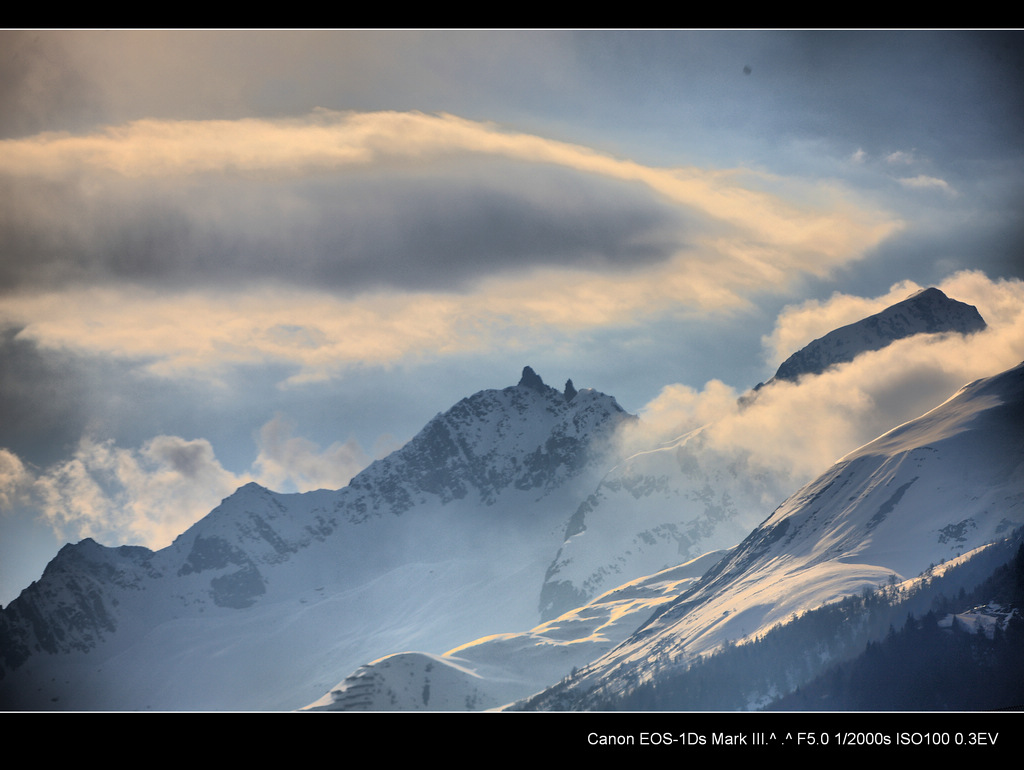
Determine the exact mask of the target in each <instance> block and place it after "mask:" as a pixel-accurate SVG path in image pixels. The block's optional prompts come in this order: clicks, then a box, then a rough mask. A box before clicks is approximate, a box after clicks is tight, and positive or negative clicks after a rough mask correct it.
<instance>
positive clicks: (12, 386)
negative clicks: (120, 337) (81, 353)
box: [0, 328, 90, 465]
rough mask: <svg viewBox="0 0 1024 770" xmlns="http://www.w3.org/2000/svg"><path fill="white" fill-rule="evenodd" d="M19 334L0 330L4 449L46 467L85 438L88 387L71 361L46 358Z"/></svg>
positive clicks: (0, 407)
mask: <svg viewBox="0 0 1024 770" xmlns="http://www.w3.org/2000/svg"><path fill="white" fill-rule="evenodd" d="M19 331H20V329H18V328H6V329H4V330H2V331H0V431H2V434H3V441H2V445H0V446H2V448H4V449H9V450H11V451H13V452H15V454H17V455H18V456H20V457H22V458H23V459H24V460H26V461H28V462H31V463H33V464H37V465H45V464H49V463H51V462H54V461H55V460H57V459H58V458H59V457H61V456H62V455H63V454H64V453H65V452H66V451H67V450H68V448H69V447H70V446H73V444H74V442H76V441H77V440H78V437H79V436H80V435H81V434H82V431H83V429H84V427H85V425H86V423H87V421H88V414H89V411H90V410H89V408H88V406H89V405H88V403H87V401H88V399H89V386H88V383H87V380H86V379H84V378H83V377H82V376H81V374H82V372H81V371H80V370H79V368H78V366H76V362H75V361H74V359H73V357H71V356H68V355H62V354H51V355H43V354H42V353H41V352H40V351H39V350H38V349H37V347H36V346H35V344H33V343H32V342H29V341H26V340H22V339H18V336H17V335H18V332H19Z"/></svg>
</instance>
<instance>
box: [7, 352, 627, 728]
mask: <svg viewBox="0 0 1024 770" xmlns="http://www.w3.org/2000/svg"><path fill="white" fill-rule="evenodd" d="M630 419H632V418H631V417H630V416H629V415H627V414H626V413H625V412H624V411H623V410H622V409H621V407H619V405H618V404H617V403H616V402H615V399H613V398H611V397H610V396H606V395H604V394H601V393H598V392H596V391H593V390H589V389H584V390H580V391H578V392H577V391H576V389H575V388H574V387H573V386H572V384H571V383H568V384H567V387H566V389H565V391H564V392H561V391H558V390H555V389H554V388H550V387H548V386H546V385H545V384H544V383H543V382H542V381H541V379H540V377H538V376H537V375H536V374H535V373H534V372H533V370H532V369H530V368H529V367H527V368H526V369H524V371H523V376H522V379H521V380H520V382H519V384H518V385H516V386H513V387H507V388H504V389H502V390H485V391H481V392H479V393H477V394H475V395H473V396H470V397H468V398H465V399H463V400H462V401H460V402H459V403H458V404H456V405H455V406H454V407H452V408H451V409H450V410H448V411H447V412H445V413H444V414H438V415H437V416H436V417H435V418H434V419H432V420H431V421H430V422H429V423H428V424H427V425H426V426H425V427H424V428H423V430H422V431H420V433H419V434H417V435H416V436H415V437H414V438H413V439H412V440H411V441H410V442H409V443H408V444H407V445H406V446H404V447H403V448H401V449H399V450H398V451H396V452H394V453H392V454H391V455H389V456H388V457H387V458H385V459H383V460H379V461H376V462H374V463H373V464H372V465H370V466H369V467H368V468H367V469H366V470H364V471H363V472H361V473H360V474H358V475H357V476H356V477H355V478H354V479H352V481H351V482H350V484H349V485H348V486H347V487H345V488H344V489H341V490H337V491H327V490H320V491H317V492H309V493H305V494H278V493H275V492H271V491H270V490H267V489H264V488H262V487H260V486H258V485H256V484H248V485H246V486H244V487H242V488H240V489H239V490H238V491H236V492H235V493H234V494H232V495H231V496H230V497H228V498H227V499H225V500H224V501H223V502H222V504H221V505H220V506H218V507H217V508H216V509H214V510H213V511H212V512H211V513H210V514H208V515H207V516H206V517H205V518H203V519H202V520H201V521H199V522H197V523H196V524H195V525H193V526H192V527H191V528H190V529H189V530H187V531H186V532H185V533H183V534H182V535H181V536H179V537H178V538H177V539H176V540H175V541H174V543H172V544H171V545H170V546H168V547H167V548H164V549H161V550H159V551H155V552H154V551H150V550H149V549H146V548H141V547H132V546H124V547H120V548H106V547H104V546H101V545H99V544H97V543H95V542H93V541H92V540H84V541H82V542H81V543H78V544H76V545H68V546H65V547H64V548H63V549H62V550H61V551H60V553H59V554H58V555H57V556H56V557H55V558H54V560H53V561H52V562H51V563H50V564H49V565H48V566H47V568H46V570H45V572H44V574H43V576H42V577H41V578H40V580H39V581H37V582H35V583H33V584H32V585H31V586H29V587H28V588H27V589H25V590H24V591H23V592H22V593H21V595H20V596H19V597H18V598H17V599H15V600H14V601H12V602H11V603H10V604H9V605H8V606H7V607H5V608H3V610H2V611H0V706H2V707H4V708H18V709H37V708H61V709H97V708H100V709H146V708H154V709H180V708H188V709H207V708H216V709H224V708H230V709H266V708H273V709H280V708H297V707H301V706H304V705H306V704H308V703H309V702H311V701H312V700H314V699H315V698H316V697H318V696H320V695H321V694H322V693H323V692H325V691H326V690H327V689H328V688H329V687H330V686H331V685H332V684H333V683H334V682H336V681H337V679H338V674H337V672H338V671H345V670H352V669H353V668H355V667H356V666H357V665H358V664H360V663H362V662H364V661H366V660H370V659H373V658H376V657H379V656H380V654H382V653H385V652H388V651H398V650H401V649H408V648H418V649H425V650H436V651H438V652H440V651H442V650H445V649H447V648H449V647H451V646H452V645H454V644H456V643H458V642H460V641H463V640H465V639H467V638H475V637H477V636H479V635H481V634H483V633H485V632H492V631H494V630H495V629H501V628H509V629H516V628H529V627H531V626H533V625H535V624H536V622H537V621H538V620H539V615H538V612H537V594H538V590H539V586H540V584H541V581H542V578H543V574H544V569H545V567H546V565H547V564H548V563H550V561H551V559H552V558H553V556H554V553H555V552H556V550H557V548H558V545H559V543H560V541H561V536H562V533H563V532H564V529H565V526H566V521H567V518H568V514H567V512H570V511H571V510H572V509H573V508H574V506H575V501H577V500H578V499H579V497H580V495H581V490H582V489H587V488H592V487H593V485H594V484H595V483H596V480H597V478H599V477H600V474H601V473H602V472H603V471H604V470H605V469H606V467H607V465H606V464H605V461H604V460H603V453H604V451H605V448H606V443H607V441H608V439H609V438H610V437H611V436H612V434H613V433H614V431H615V429H616V427H617V426H618V425H619V424H620V423H621V422H622V421H624V420H630Z"/></svg>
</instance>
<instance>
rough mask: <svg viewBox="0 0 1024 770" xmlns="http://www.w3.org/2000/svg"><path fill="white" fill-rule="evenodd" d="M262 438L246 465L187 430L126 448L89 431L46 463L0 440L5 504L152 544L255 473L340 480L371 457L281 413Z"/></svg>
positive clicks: (337, 484) (71, 536)
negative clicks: (26, 460) (32, 464)
mask: <svg viewBox="0 0 1024 770" xmlns="http://www.w3.org/2000/svg"><path fill="white" fill-rule="evenodd" d="M258 446H259V453H258V455H257V457H256V459H255V460H254V461H253V463H252V466H251V468H250V469H249V470H248V471H246V472H243V473H239V474H236V473H232V472H230V471H228V470H227V469H225V468H224V467H223V465H222V464H221V463H220V461H219V460H218V459H217V457H216V455H215V453H214V450H213V447H212V445H211V444H210V442H209V441H207V440H206V439H184V438H181V437H180V436H166V435H162V436H155V437H153V438H151V439H149V440H148V441H146V442H144V443H143V444H142V445H141V446H139V447H119V446H117V445H115V443H114V442H113V440H111V439H107V440H97V439H95V438H93V437H91V436H88V435H86V436H83V437H82V438H81V440H80V441H79V442H78V445H77V446H76V448H75V451H74V452H73V454H72V455H71V456H70V457H68V458H66V459H64V460H61V461H59V462H57V463H54V464H53V465H51V466H49V467H48V468H46V469H44V470H42V471H39V472H33V471H31V470H29V469H28V468H26V466H25V465H24V464H23V463H22V461H21V460H20V458H18V456H17V455H15V454H14V453H13V452H11V451H9V450H7V449H0V511H8V512H9V511H12V510H29V509H34V510H36V511H38V512H39V516H40V518H41V519H42V520H43V521H45V522H46V523H47V524H48V525H49V526H50V527H51V528H52V529H53V531H54V532H55V534H56V535H57V536H58V537H59V538H61V539H62V540H67V541H72V542H74V541H77V540H80V539H82V538H85V537H92V538H94V539H96V540H98V541H99V542H102V543H104V544H107V545H119V544H124V543H131V544H140V545H145V546H148V547H150V548H154V549H155V548H162V547H164V546H166V545H168V544H169V543H170V542H171V541H172V540H173V539H174V538H175V537H177V536H178V535H179V534H181V533H182V532H184V531H185V530H186V529H187V528H188V527H190V526H191V525H192V524H194V523H195V522H196V521H198V520H199V519H201V518H202V517H204V516H205V515H206V514H208V513H209V512H210V511H211V510H213V509H214V508H215V507H216V506H217V505H218V504H219V503H220V501H221V500H222V499H223V498H225V497H227V496H229V495H230V494H231V493H232V492H234V491H235V490H236V489H237V488H238V487H239V486H241V485H243V484H246V483H248V482H250V481H256V482H257V483H260V484H262V485H264V486H266V487H268V488H271V489H275V490H277V491H283V492H307V491H310V490H313V489H323V488H327V489H339V488H341V487H343V486H345V485H346V484H348V482H349V480H350V479H351V478H352V476H354V475H356V473H358V472H359V471H361V470H362V469H363V468H364V467H366V465H368V464H369V462H370V461H371V460H372V458H370V457H368V456H367V455H366V454H365V453H364V452H363V450H362V448H361V447H360V446H359V444H358V442H356V441H354V440H350V441H348V442H345V443H340V442H339V443H335V444H332V445H331V446H329V447H327V449H325V450H322V451H321V450H320V448H319V447H318V446H317V445H316V444H315V443H313V442H312V441H309V440H308V439H305V438H302V437H300V436H295V435H293V428H292V426H291V425H290V424H289V423H287V422H286V421H285V420H283V419H282V418H280V417H278V418H275V419H273V420H271V421H270V422H268V423H266V424H265V425H264V426H263V427H262V428H261V430H260V431H259V435H258Z"/></svg>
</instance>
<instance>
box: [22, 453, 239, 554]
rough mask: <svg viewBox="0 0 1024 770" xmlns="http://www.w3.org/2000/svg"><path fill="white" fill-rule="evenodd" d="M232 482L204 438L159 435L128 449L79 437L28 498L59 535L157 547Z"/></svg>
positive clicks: (210, 504) (229, 489) (211, 503)
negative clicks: (32, 498)
mask: <svg viewBox="0 0 1024 770" xmlns="http://www.w3.org/2000/svg"><path fill="white" fill-rule="evenodd" d="M238 482H239V479H238V478H237V477H236V476H234V474H231V473H230V472H228V471H226V470H225V469H224V468H223V467H222V466H221V465H220V463H219V462H217V460H216V457H215V456H214V453H213V448H212V447H211V446H210V444H209V442H208V441H205V440H204V439H196V440H192V441H186V440H185V439H182V438H179V437H176V436H157V437H155V438H153V439H151V440H150V441H148V442H147V443H146V444H144V445H143V446H142V447H140V448H139V449H137V450H132V449H125V448H120V447H116V446H114V444H113V442H112V441H96V440H93V439H91V438H89V437H83V438H82V440H81V441H80V442H79V444H78V447H77V448H76V449H75V452H74V454H73V455H72V457H70V458H69V459H67V460H65V461H62V462H60V463H58V464H56V465H55V466H54V467H51V468H49V469H48V470H46V471H45V472H44V473H42V474H40V476H39V477H38V478H37V479H36V481H35V484H34V495H35V497H36V498H37V499H38V500H39V501H40V502H39V505H40V510H41V512H42V517H43V518H44V519H45V520H46V521H47V523H48V524H49V525H50V526H51V527H52V528H53V529H54V531H55V532H56V533H57V534H58V535H59V536H60V537H62V538H64V539H67V540H72V541H74V540H78V539H81V538H84V537H92V538H95V539H97V540H99V541H100V542H104V543H109V544H121V543H138V544H143V545H150V546H153V545H158V546H163V545H167V544H168V543H170V541H171V540H173V538H174V537H176V536H177V535H179V534H181V532H183V531H184V530H185V529H187V528H188V527H189V526H191V525H192V524H193V523H194V522H195V521H197V520H198V519H199V518H200V517H201V516H204V515H206V514H207V513H209V512H210V510H211V509H212V508H213V507H214V506H215V505H216V504H217V503H218V502H219V501H220V500H221V499H222V498H224V497H226V496H227V495H229V494H230V493H231V492H232V491H234V489H235V488H236V487H237V486H238ZM112 541H113V542H112Z"/></svg>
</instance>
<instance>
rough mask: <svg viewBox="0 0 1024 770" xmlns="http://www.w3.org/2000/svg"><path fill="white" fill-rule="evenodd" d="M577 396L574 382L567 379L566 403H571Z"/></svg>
mask: <svg viewBox="0 0 1024 770" xmlns="http://www.w3.org/2000/svg"><path fill="white" fill-rule="evenodd" d="M574 398H576V388H575V387H574V386H573V384H572V380H571V379H570V380H566V381H565V403H567V404H568V403H569V402H570V401H572V400H573V399H574Z"/></svg>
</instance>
